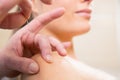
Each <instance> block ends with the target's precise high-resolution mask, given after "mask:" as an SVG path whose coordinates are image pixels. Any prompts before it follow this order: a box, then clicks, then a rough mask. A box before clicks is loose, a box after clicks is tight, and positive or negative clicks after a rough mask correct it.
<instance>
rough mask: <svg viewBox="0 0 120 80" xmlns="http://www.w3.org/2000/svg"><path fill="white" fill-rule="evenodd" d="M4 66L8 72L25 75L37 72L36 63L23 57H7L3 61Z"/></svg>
mask: <svg viewBox="0 0 120 80" xmlns="http://www.w3.org/2000/svg"><path fill="white" fill-rule="evenodd" d="M13 57H14V58H13ZM5 66H6V67H7V68H8V69H10V70H16V71H19V72H22V73H27V74H35V73H37V72H38V71H39V67H38V65H37V63H36V62H35V61H33V60H32V59H28V58H25V57H18V56H9V57H7V58H6V59H5Z"/></svg>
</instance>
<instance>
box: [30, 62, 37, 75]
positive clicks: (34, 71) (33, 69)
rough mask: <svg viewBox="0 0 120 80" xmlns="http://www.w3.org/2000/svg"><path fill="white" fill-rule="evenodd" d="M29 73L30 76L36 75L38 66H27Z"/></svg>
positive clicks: (33, 64) (32, 64) (34, 64)
mask: <svg viewBox="0 0 120 80" xmlns="http://www.w3.org/2000/svg"><path fill="white" fill-rule="evenodd" d="M29 72H30V73H31V74H33V73H37V72H38V65H37V64H36V63H31V64H30V65H29Z"/></svg>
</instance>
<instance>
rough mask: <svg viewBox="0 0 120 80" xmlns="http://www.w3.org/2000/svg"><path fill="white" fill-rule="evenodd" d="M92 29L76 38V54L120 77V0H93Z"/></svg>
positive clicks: (80, 58)
mask: <svg viewBox="0 0 120 80" xmlns="http://www.w3.org/2000/svg"><path fill="white" fill-rule="evenodd" d="M92 9H93V13H92V19H91V31H90V32H89V33H88V34H85V35H82V36H78V37H76V38H75V39H74V42H75V46H77V48H76V50H75V51H76V53H77V54H76V55H77V56H78V58H79V60H80V61H83V62H85V63H87V64H89V65H91V66H93V67H96V68H99V69H102V70H104V71H106V72H108V73H110V74H112V75H115V76H117V77H119V78H120V0H93V4H92Z"/></svg>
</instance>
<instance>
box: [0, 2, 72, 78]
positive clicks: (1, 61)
mask: <svg viewBox="0 0 120 80" xmlns="http://www.w3.org/2000/svg"><path fill="white" fill-rule="evenodd" d="M41 1H43V2H44V3H46V4H50V2H49V1H48V2H46V1H45V0H41ZM23 4H24V5H23ZM15 5H19V7H20V8H21V11H19V12H14V13H8V12H9V10H10V9H11V8H13V7H14V6H15ZM31 11H32V3H31V0H0V28H3V29H14V28H18V27H20V26H22V25H23V24H24V23H25V22H26V21H27V19H28V18H29V17H30V15H31ZM63 14H64V8H58V9H55V10H52V11H51V12H48V13H46V14H43V15H40V16H38V17H36V18H35V19H34V20H33V21H31V22H30V23H29V24H27V25H26V26H24V27H23V28H21V29H20V30H19V31H17V32H16V33H15V34H14V35H13V36H12V37H11V38H10V39H9V41H8V43H7V44H6V45H5V46H4V47H3V48H2V49H0V78H2V77H4V76H9V77H15V76H17V75H18V74H19V73H20V72H22V73H26V74H35V73H37V72H38V71H39V67H38V64H37V63H36V62H35V61H34V60H32V59H30V58H29V57H31V56H33V55H34V53H36V52H41V54H40V55H41V56H42V58H43V59H44V60H45V61H46V62H48V63H49V62H52V57H51V52H52V51H57V52H58V53H59V55H61V56H65V55H66V50H65V48H67V47H68V46H69V45H70V43H69V42H64V43H61V42H60V41H59V40H57V39H55V41H54V43H53V39H54V38H52V39H51V38H50V37H48V36H44V35H41V34H38V32H39V31H40V30H41V29H42V28H43V27H44V26H45V25H47V24H48V23H49V22H51V21H53V20H55V19H56V18H58V17H60V16H62V15H63ZM31 49H34V50H31ZM30 50H31V51H30Z"/></svg>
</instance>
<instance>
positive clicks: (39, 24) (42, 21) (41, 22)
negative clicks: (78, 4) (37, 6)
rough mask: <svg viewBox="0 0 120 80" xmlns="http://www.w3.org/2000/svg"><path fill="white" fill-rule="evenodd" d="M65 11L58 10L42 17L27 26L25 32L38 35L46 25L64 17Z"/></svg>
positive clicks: (62, 9)
mask: <svg viewBox="0 0 120 80" xmlns="http://www.w3.org/2000/svg"><path fill="white" fill-rule="evenodd" d="M64 11H65V9H64V8H57V9H55V10H52V11H50V12H47V13H45V14H43V15H40V16H38V17H37V18H35V19H34V20H33V21H31V22H30V23H29V24H28V25H26V26H25V27H24V28H23V29H24V30H25V31H26V30H28V31H30V32H32V33H38V32H39V31H40V30H41V29H42V28H43V27H44V26H45V25H46V24H48V23H49V22H51V21H53V20H55V19H57V18H59V17H60V16H62V15H63V14H64Z"/></svg>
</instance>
